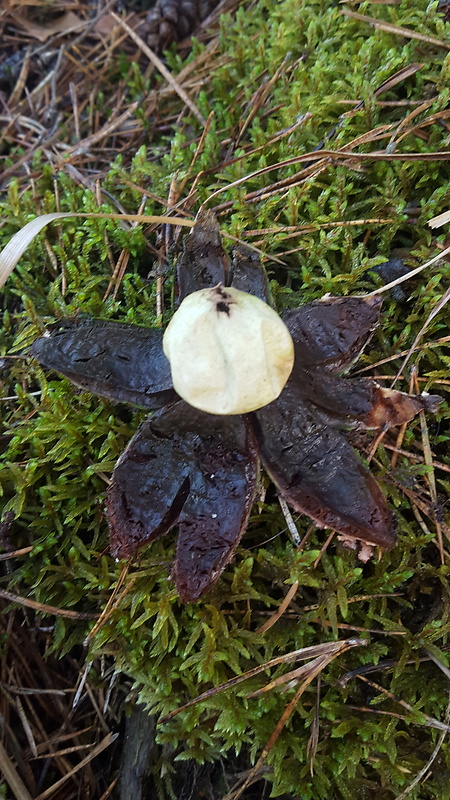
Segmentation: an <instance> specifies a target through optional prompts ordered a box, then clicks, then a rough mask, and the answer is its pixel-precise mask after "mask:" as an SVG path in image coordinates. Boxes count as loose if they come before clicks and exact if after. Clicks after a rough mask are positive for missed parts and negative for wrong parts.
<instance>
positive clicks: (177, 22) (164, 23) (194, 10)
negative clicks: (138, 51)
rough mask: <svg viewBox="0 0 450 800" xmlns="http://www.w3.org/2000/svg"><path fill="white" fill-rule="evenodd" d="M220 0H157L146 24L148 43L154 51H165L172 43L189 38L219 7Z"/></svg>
mask: <svg viewBox="0 0 450 800" xmlns="http://www.w3.org/2000/svg"><path fill="white" fill-rule="evenodd" d="M218 2H219V0H157V2H156V4H155V6H154V8H152V9H151V11H149V12H148V14H147V17H146V22H145V27H146V30H147V31H148V33H147V42H148V44H149V46H150V47H151V48H152V49H153V50H158V51H161V50H164V48H165V47H168V46H169V45H170V44H171V43H172V42H179V41H181V39H184V38H185V37H186V36H189V34H191V33H192V32H193V31H194V30H195V28H197V27H198V25H200V23H201V22H203V20H204V19H206V17H207V16H208V14H210V13H211V11H212V10H213V9H214V8H215V6H217V5H218Z"/></svg>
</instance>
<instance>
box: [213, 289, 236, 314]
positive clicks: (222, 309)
mask: <svg viewBox="0 0 450 800" xmlns="http://www.w3.org/2000/svg"><path fill="white" fill-rule="evenodd" d="M216 297H217V299H216V311H217V313H218V314H220V313H222V314H226V315H227V316H230V306H231V305H232V304H233V299H232V297H231V295H230V293H229V292H227V291H225V289H224V288H223V287H222V286H217V287H216Z"/></svg>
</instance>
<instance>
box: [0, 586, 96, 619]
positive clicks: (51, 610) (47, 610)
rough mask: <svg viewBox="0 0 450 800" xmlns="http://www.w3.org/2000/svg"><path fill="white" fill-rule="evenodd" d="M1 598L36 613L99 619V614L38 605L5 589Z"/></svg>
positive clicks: (71, 617) (0, 594)
mask: <svg viewBox="0 0 450 800" xmlns="http://www.w3.org/2000/svg"><path fill="white" fill-rule="evenodd" d="M0 597H3V598H4V599H5V600H8V602H9V603H17V604H18V605H19V606H25V607H26V608H33V609H34V610H35V611H40V612H42V614H55V615H56V616H58V617H67V618H68V619H97V618H98V614H88V613H84V612H82V611H69V609H65V608H57V607H56V606H49V605H48V604H47V603H38V602H37V601H36V600H30V599H29V598H28V597H20V595H18V594H13V593H12V592H7V591H6V590H5V589H0Z"/></svg>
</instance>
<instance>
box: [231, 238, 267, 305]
mask: <svg viewBox="0 0 450 800" xmlns="http://www.w3.org/2000/svg"><path fill="white" fill-rule="evenodd" d="M231 276H232V277H231V286H233V287H234V288H235V289H240V291H241V292H248V293H249V294H253V295H254V296H255V297H259V299H260V300H264V301H265V302H266V303H270V291H269V281H268V278H267V273H266V270H265V269H264V267H263V265H262V264H261V261H260V258H259V256H258V254H257V253H255V252H254V251H253V250H250V248H249V247H244V246H240V247H235V248H234V251H233V261H232V266H231Z"/></svg>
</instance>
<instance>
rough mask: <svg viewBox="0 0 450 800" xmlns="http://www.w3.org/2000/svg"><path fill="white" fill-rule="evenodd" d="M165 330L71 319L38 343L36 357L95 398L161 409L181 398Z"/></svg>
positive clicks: (52, 329)
mask: <svg viewBox="0 0 450 800" xmlns="http://www.w3.org/2000/svg"><path fill="white" fill-rule="evenodd" d="M162 338H163V331H162V330H161V329H160V328H155V329H152V328H143V327H140V326H138V325H128V324H125V323H120V322H113V321H104V320H98V319H83V318H79V319H69V320H65V321H64V322H63V323H58V324H56V325H53V326H52V327H51V328H50V329H49V332H48V333H47V334H46V335H45V336H43V337H42V338H40V339H37V340H36V341H35V342H33V344H32V346H31V355H32V356H34V358H36V360H37V361H39V362H40V363H41V364H43V365H44V366H45V367H48V368H49V369H54V370H55V371H56V372H59V373H61V374H62V375H64V376H65V377H66V378H69V380H71V381H72V383H75V384H76V385H77V386H81V387H82V388H83V389H87V390H88V391H90V392H92V393H93V394H99V395H102V396H103V397H109V398H110V399H111V400H116V401H118V402H124V403H134V404H136V405H138V406H143V407H144V408H159V407H160V406H162V405H164V404H166V403H167V402H169V401H170V400H175V399H177V395H176V393H175V390H174V389H173V386H172V377H171V374H170V365H169V362H168V360H167V358H166V356H165V355H164V353H163V349H162Z"/></svg>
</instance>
